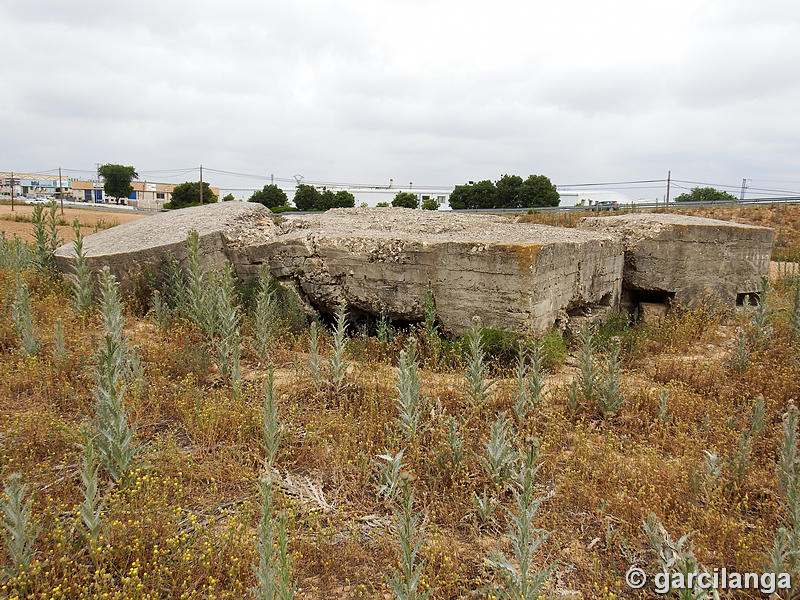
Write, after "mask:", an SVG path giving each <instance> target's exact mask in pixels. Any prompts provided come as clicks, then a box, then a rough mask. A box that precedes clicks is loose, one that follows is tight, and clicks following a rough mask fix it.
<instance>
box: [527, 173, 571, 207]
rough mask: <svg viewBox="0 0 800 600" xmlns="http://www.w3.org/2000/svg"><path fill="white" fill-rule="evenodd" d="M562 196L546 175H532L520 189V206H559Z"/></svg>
mask: <svg viewBox="0 0 800 600" xmlns="http://www.w3.org/2000/svg"><path fill="white" fill-rule="evenodd" d="M560 201H561V200H560V196H559V194H558V190H556V186H554V185H553V184H552V183H551V182H550V178H549V177H545V176H544V175H531V176H529V177H528V178H527V179H526V180H525V181H523V182H522V185H521V186H520V188H519V206H520V207H522V206H526V207H527V206H558V203H559V202H560Z"/></svg>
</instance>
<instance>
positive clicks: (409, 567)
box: [0, 210, 800, 599]
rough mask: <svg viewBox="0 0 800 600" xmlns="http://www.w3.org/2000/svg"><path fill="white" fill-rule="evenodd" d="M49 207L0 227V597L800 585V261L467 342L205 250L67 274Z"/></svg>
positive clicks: (512, 593)
mask: <svg viewBox="0 0 800 600" xmlns="http://www.w3.org/2000/svg"><path fill="white" fill-rule="evenodd" d="M55 218H56V217H55V216H52V217H50V216H49V214H48V212H47V210H44V211H42V212H40V213H39V214H38V215H34V216H33V219H32V220H33V223H32V224H31V226H32V227H33V231H34V236H33V237H34V239H35V242H34V244H32V245H30V246H27V245H24V244H22V243H20V242H18V241H13V240H9V239H4V240H2V242H0V309H1V310H0V361H1V364H2V368H0V480H2V482H3V485H4V486H5V491H6V495H5V496H3V495H2V494H0V500H2V502H1V503H0V518H2V521H3V522H2V524H0V530H2V532H3V533H4V542H3V543H2V544H0V566H2V568H3V569H4V573H5V574H4V575H2V576H0V577H4V579H2V580H0V597H9V598H37V599H38V598H41V599H49V598H55V599H74V598H119V599H123V598H125V599H127V598H135V599H144V598H165V599H166V598H209V599H210V598H231V599H241V598H251V597H255V598H284V599H285V598H291V597H296V598H348V599H349V598H425V597H431V598H437V599H444V598H498V597H499V598H502V597H510V598H540V597H541V598H546V597H550V596H553V597H556V598H573V599H574V598H587V599H589V598H604V599H609V598H651V597H653V596H654V594H653V592H652V588H647V589H646V590H643V591H634V590H632V589H631V588H629V587H628V586H627V585H626V583H625V575H626V572H627V571H628V569H629V567H631V566H632V565H636V566H640V567H642V568H643V569H645V571H647V572H648V573H653V572H655V571H660V570H662V569H667V570H669V571H679V570H681V569H682V570H684V571H687V572H688V571H691V570H700V571H702V570H708V571H711V570H713V569H715V568H720V569H721V568H722V567H726V568H727V569H728V570H737V571H742V572H745V571H753V572H759V573H760V572H763V571H765V570H774V571H787V570H788V571H790V572H791V573H792V576H793V578H794V579H796V581H793V583H794V584H795V590H794V591H795V592H796V591H797V589H798V587H800V573H799V572H798V562H799V561H798V559H799V558H800V506H798V492H800V457H799V456H798V447H797V444H798V438H797V427H798V424H797V411H796V409H794V408H793V402H792V399H793V398H796V397H797V394H798V382H800V279H799V278H797V277H792V276H784V277H783V278H782V279H780V280H776V281H773V282H772V284H771V285H769V286H768V287H765V289H764V291H763V292H762V295H761V298H760V300H759V301H758V302H757V303H756V304H755V305H753V306H748V307H743V308H740V309H737V310H736V311H734V310H730V309H723V308H720V307H716V306H711V305H702V306H699V307H696V308H694V309H692V310H687V309H684V308H681V307H675V308H673V310H672V311H671V312H670V313H669V314H668V316H667V317H666V319H665V320H664V321H663V322H661V323H649V324H646V323H640V322H635V321H634V320H632V319H631V318H629V317H627V316H625V315H617V316H615V317H613V318H612V319H611V320H610V321H609V322H608V323H606V324H605V325H603V326H599V327H596V328H594V329H592V330H587V331H586V332H583V333H582V334H577V333H576V334H575V335H571V334H564V335H562V334H561V333H559V332H557V331H553V332H550V333H548V334H547V335H546V336H543V337H541V338H539V339H521V338H517V337H515V336H513V335H510V334H508V333H504V332H498V331H494V330H488V329H482V328H481V325H480V323H478V322H476V323H475V324H474V326H473V329H472V331H471V332H470V333H469V334H468V335H466V336H465V337H464V338H462V339H456V340H448V339H445V338H444V337H443V336H442V335H440V333H439V331H438V328H437V324H436V308H435V298H433V297H432V296H429V298H428V302H427V311H426V320H425V322H423V323H420V324H418V325H416V326H415V327H412V328H409V329H402V330H399V329H395V328H393V327H392V324H391V323H389V322H388V321H387V320H386V319H378V320H377V321H376V322H374V323H368V324H360V323H352V322H350V321H349V320H348V319H347V315H346V312H345V311H343V310H342V311H340V313H339V315H338V316H337V318H336V319H335V320H334V321H333V322H331V323H327V324H326V323H311V324H310V323H309V322H308V321H307V318H306V317H305V316H304V315H303V314H302V313H301V312H300V310H299V308H298V305H297V303H296V302H295V301H294V299H293V297H292V295H291V294H289V293H287V292H285V291H284V290H282V289H281V288H279V287H277V286H276V284H275V283H274V282H272V281H270V280H269V277H268V276H267V274H266V273H265V274H263V275H264V277H263V278H262V279H261V280H260V281H257V282H254V283H253V284H252V285H251V286H249V287H247V288H244V289H239V288H236V287H234V286H233V284H232V281H231V277H230V274H229V273H225V272H223V273H205V272H203V271H202V269H200V267H199V265H198V263H197V261H194V260H192V261H190V264H189V267H188V269H187V271H185V272H184V271H181V269H180V268H179V267H177V265H172V267H171V268H170V269H169V270H168V272H167V273H164V274H163V277H162V278H161V280H162V281H163V284H161V285H160V286H159V288H158V289H154V288H153V287H152V286H150V285H145V284H143V283H140V284H138V285H135V286H128V287H131V288H132V289H134V290H135V291H134V292H133V293H131V294H128V295H125V294H122V293H120V291H119V287H118V285H117V282H115V281H114V279H113V277H111V276H109V275H108V274H107V273H106V274H103V276H102V277H101V278H100V281H98V282H95V283H94V286H92V285H90V283H89V279H88V272H87V271H86V269H85V268H84V267H83V266H82V265H81V264H80V262H79V265H78V269H77V273H75V274H73V275H72V276H71V277H68V278H65V277H62V276H61V275H60V274H58V273H56V272H55V270H54V268H53V263H52V250H53V248H54V247H55V245H56V240H55V235H54V231H55V229H54V228H55V225H56V222H55V220H54V219H55ZM788 221H789V220H788V219H787V220H784V221H782V223H783V222H788ZM787 235H788V233H787ZM792 235H796V230H792ZM80 239H81V238H80V236H78V245H79V248H78V250H79V253H80ZM187 243H188V244H189V249H190V255H195V254H196V243H197V242H196V238H194V237H193V236H190V239H189V240H187ZM17 474H18V475H17ZM689 532H693V534H692V535H691V537H690V538H689V539H688V541H684V542H683V543H682V544H680V543H679V538H681V536H683V535H684V534H686V533H689ZM672 558H674V559H675V560H671V559H672ZM789 595H790V594H789V593H787V592H782V595H781V597H783V598H788V597H789ZM674 597H677V596H674ZM683 597H691V598H702V597H704V596H702V595H699V594H692V595H691V596H683ZM721 597H723V598H725V597H735V598H740V597H741V598H744V597H754V595H753V593H752V592H750V593H744V592H725V591H723V592H722V593H721ZM755 597H758V595H757V594H756V595H755ZM764 597H766V596H764Z"/></svg>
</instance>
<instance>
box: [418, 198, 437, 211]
mask: <svg viewBox="0 0 800 600" xmlns="http://www.w3.org/2000/svg"><path fill="white" fill-rule="evenodd" d="M422 210H439V202H437V200H436V198H428V199H427V200H423V201H422Z"/></svg>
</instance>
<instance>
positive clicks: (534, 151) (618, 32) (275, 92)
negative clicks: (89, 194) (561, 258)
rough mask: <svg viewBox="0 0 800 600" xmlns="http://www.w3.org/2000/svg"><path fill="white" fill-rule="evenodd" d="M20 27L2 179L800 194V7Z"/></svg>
mask: <svg viewBox="0 0 800 600" xmlns="http://www.w3.org/2000/svg"><path fill="white" fill-rule="evenodd" d="M0 23H2V31H3V43H2V51H0V72H1V73H2V74H3V75H2V77H3V86H2V87H3V91H2V92H1V93H0V129H1V130H2V138H0V139H2V140H3V143H2V144H1V145H0V170H5V169H9V170H10V169H14V170H18V171H19V170H26V171H30V170H39V171H41V170H45V169H52V168H55V167H58V166H62V167H65V168H71V169H86V170H91V169H94V165H95V163H98V162H99V163H105V162H114V163H123V164H131V165H134V166H135V167H136V168H137V170H138V171H139V172H140V174H146V178H147V179H149V180H158V179H164V180H167V181H172V180H176V179H177V180H179V181H183V180H185V179H187V178H191V177H187V176H185V174H182V173H171V174H164V176H163V177H159V176H158V175H159V174H158V173H154V172H155V171H161V170H169V169H182V168H187V167H191V166H194V165H199V164H201V163H202V164H203V165H204V166H205V167H207V168H212V169H220V170H228V171H235V172H241V173H264V174H265V176H266V174H268V173H274V174H275V175H276V177H279V178H291V177H292V176H293V175H295V174H301V175H303V176H304V177H305V179H306V180H311V181H341V182H359V183H386V182H388V180H389V178H393V179H394V182H395V184H398V183H407V182H409V181H413V182H414V183H415V186H417V185H452V184H458V183H463V182H465V181H467V180H478V179H486V178H488V179H493V180H495V179H497V178H498V177H499V176H500V175H501V174H503V173H507V172H510V173H518V174H521V175H523V176H527V175H528V174H531V173H542V174H545V175H547V176H549V177H550V178H551V179H552V180H553V182H554V183H558V184H569V183H579V182H596V181H618V180H637V179H659V178H663V177H665V176H666V172H667V170H668V169H671V170H672V172H673V177H677V178H679V179H685V180H698V181H708V182H720V183H728V184H733V185H737V184H739V183H740V182H741V180H742V178H743V177H748V178H751V179H752V180H753V182H752V183H751V185H752V186H754V187H757V186H761V187H773V188H783V189H789V190H800V170H799V169H798V159H799V158H800V152H799V145H800V117H799V116H798V112H799V111H800V3H798V2H796V1H786V2H771V1H763V0H762V1H759V2H754V1H753V0H747V1H742V0H726V1H718V2H698V1H692V2H684V1H677V2H676V1H672V2H649V1H645V0H636V1H616V2H598V1H597V0H593V1H590V2H587V1H570V0H564V1H561V2H505V1H498V0H495V1H493V2H486V1H485V0H484V1H481V2H471V1H464V0H458V1H449V0H447V1H445V0H442V1H436V0H434V1H425V0H404V1H399V0H398V1H394V2H390V1H382V0H369V1H366V0H362V1H336V2H313V1H305V0H292V1H287V2H263V1H262V2H240V1H236V0H232V1H228V2H204V1H198V0H193V1H192V2H188V1H186V2H184V1H173V0H169V1H167V0H159V1H153V0H139V1H137V2H124V3H122V2H109V1H108V0H105V1H103V2H100V1H90V0H70V1H69V2H59V1H51V2H41V1H36V0H0ZM73 174H74V173H73ZM195 178H196V175H195ZM206 179H207V180H209V181H211V183H212V184H217V185H222V186H231V187H236V186H241V187H248V186H255V185H258V184H260V183H261V182H258V181H254V180H251V179H245V178H241V177H224V176H221V175H219V174H214V173H213V172H209V174H208V175H207V176H206ZM639 193H641V195H645V196H649V197H653V196H654V195H656V194H658V193H663V192H658V190H654V191H651V190H637V191H635V192H631V194H632V195H636V194H639Z"/></svg>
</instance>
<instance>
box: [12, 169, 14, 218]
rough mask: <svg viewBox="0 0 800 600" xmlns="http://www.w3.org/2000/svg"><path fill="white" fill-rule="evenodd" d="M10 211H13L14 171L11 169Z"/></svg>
mask: <svg viewBox="0 0 800 600" xmlns="http://www.w3.org/2000/svg"><path fill="white" fill-rule="evenodd" d="M11 212H14V171H11Z"/></svg>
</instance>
